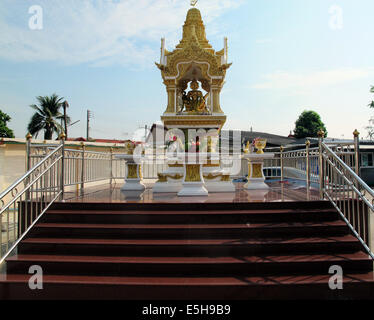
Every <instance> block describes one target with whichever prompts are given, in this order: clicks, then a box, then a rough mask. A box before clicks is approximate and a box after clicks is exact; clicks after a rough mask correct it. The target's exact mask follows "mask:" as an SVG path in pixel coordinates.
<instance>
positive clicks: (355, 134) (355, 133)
mask: <svg viewBox="0 0 374 320" xmlns="http://www.w3.org/2000/svg"><path fill="white" fill-rule="evenodd" d="M359 135H360V133H359V132H358V130H357V129H356V130H355V131H353V136H354V137H355V138H357V137H358V136H359Z"/></svg>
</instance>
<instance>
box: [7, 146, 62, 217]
mask: <svg viewBox="0 0 374 320" xmlns="http://www.w3.org/2000/svg"><path fill="white" fill-rule="evenodd" d="M61 148H62V145H60V146H59V147H57V148H56V149H54V152H52V153H50V154H48V155H47V156H46V157H45V158H44V159H43V160H42V161H40V162H38V163H37V164H36V165H35V166H34V167H33V168H32V169H30V170H29V171H28V172H26V173H25V174H24V175H23V176H22V177H21V178H19V179H17V180H16V181H15V182H14V183H13V184H11V185H10V186H9V187H8V188H6V189H5V190H4V191H3V192H1V193H0V199H3V198H4V197H5V196H6V195H7V194H9V192H11V191H12V190H13V189H14V188H15V187H16V186H18V185H19V184H20V183H21V182H23V181H24V180H26V179H27V178H28V177H30V175H31V174H32V173H33V172H34V171H35V170H36V169H38V168H39V167H41V166H42V165H43V164H44V163H45V162H47V161H48V160H49V159H50V158H51V157H53V156H54V154H55V153H56V152H58V151H59V150H61ZM2 211H3V209H1V210H0V214H1V213H2Z"/></svg>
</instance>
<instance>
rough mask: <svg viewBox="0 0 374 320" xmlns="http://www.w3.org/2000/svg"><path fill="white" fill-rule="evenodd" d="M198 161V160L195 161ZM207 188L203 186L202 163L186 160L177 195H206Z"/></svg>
mask: <svg viewBox="0 0 374 320" xmlns="http://www.w3.org/2000/svg"><path fill="white" fill-rule="evenodd" d="M197 162H198V161H197ZM207 195H208V190H207V189H206V188H205V186H204V178H203V174H202V164H200V163H196V162H193V163H192V164H191V163H189V162H188V161H186V163H185V164H184V178H183V182H182V190H180V191H179V192H178V196H179V197H200V196H207Z"/></svg>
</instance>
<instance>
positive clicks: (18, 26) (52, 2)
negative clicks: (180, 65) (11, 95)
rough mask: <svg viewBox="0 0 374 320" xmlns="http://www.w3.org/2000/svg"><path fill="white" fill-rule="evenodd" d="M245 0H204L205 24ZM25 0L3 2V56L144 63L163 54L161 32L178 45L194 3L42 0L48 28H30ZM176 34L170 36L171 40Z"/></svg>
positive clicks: (177, 0)
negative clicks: (160, 40)
mask: <svg viewBox="0 0 374 320" xmlns="http://www.w3.org/2000/svg"><path fill="white" fill-rule="evenodd" d="M241 3H242V0H205V1H204V2H203V1H201V3H200V2H199V8H200V9H201V12H202V14H203V19H204V21H205V23H206V24H209V23H211V22H214V20H215V19H216V18H217V17H219V16H221V15H222V14H223V13H224V11H225V10H228V9H231V8H235V7H237V6H239V5H241ZM31 5H32V3H31V2H30V1H26V0H22V1H21V0H18V1H17V2H15V1H14V0H2V1H1V3H0V30H1V34H0V58H3V59H7V60H13V61H57V62H61V63H64V64H80V63H89V64H92V65H97V66H99V65H107V64H122V65H144V64H145V63H147V64H148V63H150V62H152V61H154V60H155V59H157V58H158V55H159V49H158V48H159V47H158V46H155V43H156V41H159V39H160V38H161V36H166V37H167V38H168V39H169V42H168V45H169V46H173V45H175V44H176V42H177V40H178V39H180V37H181V34H182V30H181V26H182V24H183V22H184V20H185V15H186V12H187V10H188V7H189V1H186V0H79V1H77V0H63V1H62V0H39V1H38V5H40V6H41V7H42V8H43V16H44V21H43V30H38V31H35V30H30V29H29V28H28V20H29V18H30V17H31V15H30V14H29V13H28V9H29V6H31ZM170 40H171V41H170Z"/></svg>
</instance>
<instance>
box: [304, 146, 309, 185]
mask: <svg viewBox="0 0 374 320" xmlns="http://www.w3.org/2000/svg"><path fill="white" fill-rule="evenodd" d="M309 148H310V141H309V140H307V141H306V142H305V150H306V155H305V160H306V187H307V190H309V189H310V155H309Z"/></svg>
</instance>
